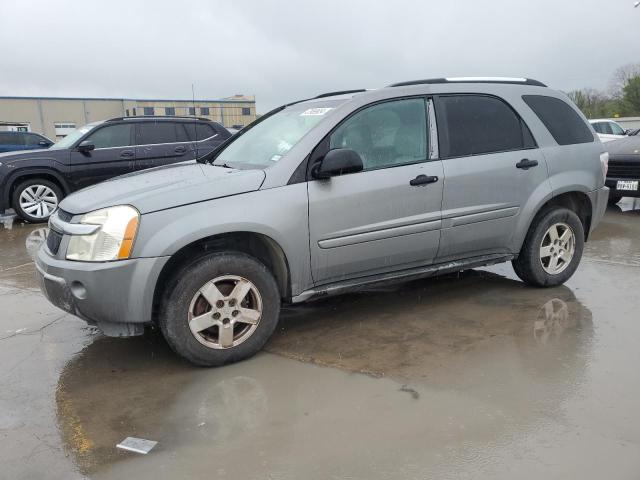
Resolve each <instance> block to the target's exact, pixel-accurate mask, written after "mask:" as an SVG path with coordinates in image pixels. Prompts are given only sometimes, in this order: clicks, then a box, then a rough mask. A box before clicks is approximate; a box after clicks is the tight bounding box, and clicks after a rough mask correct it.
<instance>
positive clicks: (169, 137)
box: [137, 122, 177, 145]
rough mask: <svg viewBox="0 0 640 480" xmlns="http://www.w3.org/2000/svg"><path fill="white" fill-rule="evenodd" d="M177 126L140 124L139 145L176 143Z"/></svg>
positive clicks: (151, 123)
mask: <svg viewBox="0 0 640 480" xmlns="http://www.w3.org/2000/svg"><path fill="white" fill-rule="evenodd" d="M176 141H177V136H176V124H175V123H173V122H141V123H139V124H138V138H137V143H138V145H154V144H158V143H175V142H176Z"/></svg>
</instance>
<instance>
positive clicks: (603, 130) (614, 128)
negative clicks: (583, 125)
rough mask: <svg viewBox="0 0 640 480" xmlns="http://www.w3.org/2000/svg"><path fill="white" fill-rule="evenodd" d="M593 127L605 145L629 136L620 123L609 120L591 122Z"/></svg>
mask: <svg viewBox="0 0 640 480" xmlns="http://www.w3.org/2000/svg"><path fill="white" fill-rule="evenodd" d="M589 123H591V126H592V127H593V129H594V130H595V131H596V133H597V134H598V137H600V140H601V141H602V142H603V143H606V142H611V141H613V140H619V139H621V138H624V137H625V136H626V135H627V131H626V130H625V129H624V128H622V126H621V125H620V124H619V123H618V122H614V121H613V120H607V119H596V120H589Z"/></svg>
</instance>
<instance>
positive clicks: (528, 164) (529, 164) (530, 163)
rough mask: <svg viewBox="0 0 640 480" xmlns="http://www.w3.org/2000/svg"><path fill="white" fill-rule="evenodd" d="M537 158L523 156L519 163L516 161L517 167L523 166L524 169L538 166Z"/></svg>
mask: <svg viewBox="0 0 640 480" xmlns="http://www.w3.org/2000/svg"><path fill="white" fill-rule="evenodd" d="M537 166H538V161H537V160H529V159H528V158H523V159H522V160H520V161H519V162H518V163H516V168H521V169H523V170H529V169H530V168H532V167H537Z"/></svg>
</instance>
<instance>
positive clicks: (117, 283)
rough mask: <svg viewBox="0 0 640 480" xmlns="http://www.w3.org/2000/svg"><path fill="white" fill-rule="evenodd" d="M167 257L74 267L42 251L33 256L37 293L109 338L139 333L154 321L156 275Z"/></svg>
mask: <svg viewBox="0 0 640 480" xmlns="http://www.w3.org/2000/svg"><path fill="white" fill-rule="evenodd" d="M168 259H169V257H158V258H136V259H130V260H122V261H117V262H103V263H89V262H72V261H68V260H60V259H56V258H54V257H52V256H51V255H50V254H49V253H48V251H47V250H46V246H43V247H41V248H40V250H39V251H38V254H37V256H36V271H37V276H38V281H39V284H40V288H41V290H42V292H43V293H44V295H45V296H46V297H47V299H48V300H49V301H50V302H51V303H53V304H54V305H55V306H57V307H58V308H60V309H62V310H64V311H66V312H69V313H71V314H73V315H75V316H77V317H79V318H81V319H83V320H85V321H86V322H87V323H90V324H92V325H96V326H98V327H99V328H100V329H101V330H102V331H103V332H104V333H105V334H106V335H109V336H131V335H138V334H141V333H142V331H143V328H144V327H143V324H145V323H149V322H151V321H152V315H151V314H152V308H153V295H154V290H155V286H156V282H157V279H158V276H159V275H160V271H161V270H162V267H163V266H164V265H165V263H166V262H167V260H168Z"/></svg>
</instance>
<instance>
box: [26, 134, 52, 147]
mask: <svg viewBox="0 0 640 480" xmlns="http://www.w3.org/2000/svg"><path fill="white" fill-rule="evenodd" d="M24 137H25V145H27V146H40V142H46V143H48V142H47V141H46V140H45V139H44V138H43V137H41V136H39V135H33V134H29V133H25V134H24Z"/></svg>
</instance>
